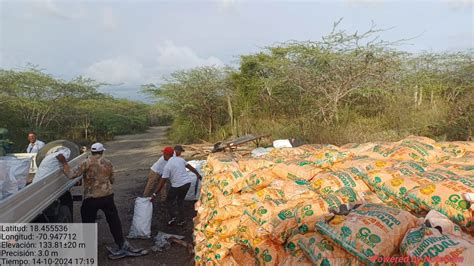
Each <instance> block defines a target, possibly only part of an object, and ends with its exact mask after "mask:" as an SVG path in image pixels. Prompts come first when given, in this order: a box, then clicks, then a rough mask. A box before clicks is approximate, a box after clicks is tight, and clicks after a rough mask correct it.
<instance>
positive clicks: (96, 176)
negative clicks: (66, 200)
mask: <svg viewBox="0 0 474 266" xmlns="http://www.w3.org/2000/svg"><path fill="white" fill-rule="evenodd" d="M104 151H105V148H104V145H102V144H101V143H94V144H92V146H91V153H92V156H89V158H87V160H85V161H84V162H83V163H82V164H81V165H80V166H79V167H78V168H76V169H74V170H71V168H70V167H69V165H68V163H67V161H66V160H65V158H64V157H62V158H61V157H60V158H58V160H59V161H60V162H61V163H62V164H63V167H64V168H63V169H64V173H65V174H66V175H67V176H68V177H69V178H71V179H72V178H75V177H78V176H80V175H84V181H83V184H84V200H83V201H82V206H81V216H82V222H83V223H95V222H96V218H97V211H98V210H102V211H103V212H104V214H105V217H106V219H107V223H108V224H109V228H110V232H111V233H112V236H113V237H114V240H115V243H116V244H117V245H118V248H119V249H120V250H124V251H130V250H131V247H130V245H129V244H128V242H127V241H125V239H124V237H123V234H122V223H121V221H120V217H119V215H118V211H117V208H116V206H115V203H114V193H113V189H112V184H113V183H114V177H113V173H114V171H113V166H112V163H111V162H110V161H109V160H107V159H106V158H104V156H103V153H104Z"/></svg>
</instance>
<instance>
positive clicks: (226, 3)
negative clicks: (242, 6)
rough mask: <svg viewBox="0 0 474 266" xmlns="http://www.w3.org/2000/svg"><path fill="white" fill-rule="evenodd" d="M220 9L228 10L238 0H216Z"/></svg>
mask: <svg viewBox="0 0 474 266" xmlns="http://www.w3.org/2000/svg"><path fill="white" fill-rule="evenodd" d="M216 2H217V8H218V9H219V11H226V10H229V9H231V8H232V7H233V6H235V4H236V2H237V0H216Z"/></svg>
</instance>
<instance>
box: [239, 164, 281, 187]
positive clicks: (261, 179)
mask: <svg viewBox="0 0 474 266" xmlns="http://www.w3.org/2000/svg"><path fill="white" fill-rule="evenodd" d="M277 178H278V177H277V176H276V175H275V174H274V173H273V171H272V169H268V168H264V169H257V170H255V171H253V172H250V173H248V174H246V175H245V177H244V185H243V187H242V192H248V191H256V190H259V189H262V188H264V187H266V186H268V185H269V184H270V183H271V182H272V181H273V180H275V179H277Z"/></svg>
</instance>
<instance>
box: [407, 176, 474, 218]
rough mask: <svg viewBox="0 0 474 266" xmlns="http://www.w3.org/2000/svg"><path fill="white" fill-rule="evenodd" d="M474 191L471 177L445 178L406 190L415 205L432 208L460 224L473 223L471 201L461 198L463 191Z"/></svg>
mask: <svg viewBox="0 0 474 266" xmlns="http://www.w3.org/2000/svg"><path fill="white" fill-rule="evenodd" d="M469 192H470V193H472V192H474V182H473V180H471V179H467V178H460V179H459V180H446V181H442V182H440V183H430V184H426V185H423V186H421V187H419V188H417V189H413V190H412V191H410V192H408V194H407V197H408V198H409V199H410V200H411V201H413V202H415V203H416V204H417V205H420V206H425V207H426V208H427V209H434V210H437V211H439V212H440V213H442V214H444V215H446V216H447V217H449V218H450V219H451V220H453V221H454V222H456V223H458V224H459V225H462V226H466V227H469V226H472V225H473V224H474V220H473V216H472V212H471V210H470V207H471V203H470V202H468V201H466V200H464V199H463V196H462V195H463V193H469Z"/></svg>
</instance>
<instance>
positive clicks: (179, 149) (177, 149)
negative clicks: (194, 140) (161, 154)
mask: <svg viewBox="0 0 474 266" xmlns="http://www.w3.org/2000/svg"><path fill="white" fill-rule="evenodd" d="M174 150H175V151H181V152H183V151H184V148H183V146H181V145H176V146H174Z"/></svg>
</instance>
